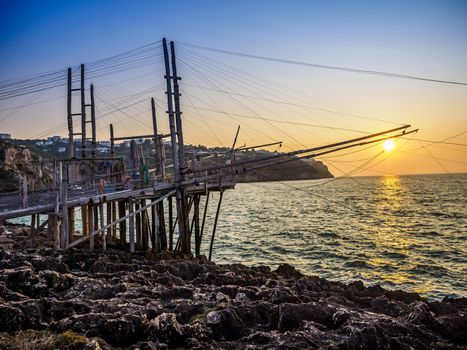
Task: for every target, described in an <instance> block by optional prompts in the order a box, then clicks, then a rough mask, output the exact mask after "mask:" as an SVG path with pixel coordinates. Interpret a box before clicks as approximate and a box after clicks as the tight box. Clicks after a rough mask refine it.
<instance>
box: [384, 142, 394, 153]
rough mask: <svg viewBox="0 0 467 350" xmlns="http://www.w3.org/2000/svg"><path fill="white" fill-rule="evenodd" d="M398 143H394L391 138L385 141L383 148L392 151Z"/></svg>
mask: <svg viewBox="0 0 467 350" xmlns="http://www.w3.org/2000/svg"><path fill="white" fill-rule="evenodd" d="M395 146H396V144H395V143H394V141H393V140H391V139H389V140H386V141H384V142H383V148H384V150H385V151H386V152H391V151H392V150H393V149H394V147H395Z"/></svg>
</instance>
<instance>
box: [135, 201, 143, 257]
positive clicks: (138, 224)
mask: <svg viewBox="0 0 467 350" xmlns="http://www.w3.org/2000/svg"><path fill="white" fill-rule="evenodd" d="M134 206H135V210H138V209H139V208H140V200H139V199H136V200H134ZM135 217H136V239H135V243H136V248H137V249H138V250H141V248H142V244H141V241H142V233H141V213H140V214H136V215H135Z"/></svg>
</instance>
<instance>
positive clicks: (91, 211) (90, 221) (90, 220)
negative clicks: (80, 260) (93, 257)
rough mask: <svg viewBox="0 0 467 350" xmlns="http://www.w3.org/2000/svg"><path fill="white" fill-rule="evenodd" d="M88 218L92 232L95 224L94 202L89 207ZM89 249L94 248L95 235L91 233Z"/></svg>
mask: <svg viewBox="0 0 467 350" xmlns="http://www.w3.org/2000/svg"><path fill="white" fill-rule="evenodd" d="M87 211H88V218H89V232H92V227H93V226H94V210H93V205H92V203H91V204H89V205H88V207H87ZM89 250H90V251H93V250H94V236H91V235H89Z"/></svg>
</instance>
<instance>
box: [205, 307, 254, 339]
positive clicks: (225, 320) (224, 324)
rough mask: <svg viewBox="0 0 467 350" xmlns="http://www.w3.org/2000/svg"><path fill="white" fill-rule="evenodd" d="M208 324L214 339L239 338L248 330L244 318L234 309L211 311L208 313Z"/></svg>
mask: <svg viewBox="0 0 467 350" xmlns="http://www.w3.org/2000/svg"><path fill="white" fill-rule="evenodd" d="M206 324H207V325H208V326H209V327H210V328H211V330H212V333H213V336H214V339H218V340H223V339H238V338H241V337H243V336H245V335H247V333H248V331H247V329H246V327H245V325H244V324H243V322H242V320H241V319H240V318H239V317H238V316H237V314H236V313H235V312H234V311H233V310H232V309H224V310H217V311H211V312H209V313H208V314H207V315H206Z"/></svg>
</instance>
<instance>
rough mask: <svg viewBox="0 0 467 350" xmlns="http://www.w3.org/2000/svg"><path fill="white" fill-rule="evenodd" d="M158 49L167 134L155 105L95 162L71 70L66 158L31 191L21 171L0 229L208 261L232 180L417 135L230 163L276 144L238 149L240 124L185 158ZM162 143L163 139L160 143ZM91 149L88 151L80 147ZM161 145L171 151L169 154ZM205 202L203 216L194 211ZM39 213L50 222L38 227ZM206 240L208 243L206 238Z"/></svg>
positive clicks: (174, 100) (85, 109) (174, 93)
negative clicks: (121, 150) (146, 120)
mask: <svg viewBox="0 0 467 350" xmlns="http://www.w3.org/2000/svg"><path fill="white" fill-rule="evenodd" d="M169 46H170V50H169ZM162 47H163V56H164V63H165V77H164V78H165V82H166V96H167V110H166V113H167V115H168V125H169V130H170V132H169V133H168V134H161V133H160V132H159V130H160V129H159V128H158V122H160V120H159V118H158V117H157V116H156V108H155V103H154V99H152V100H151V121H152V129H153V130H152V134H146V135H138V136H115V132H116V130H115V129H114V126H113V125H112V124H110V157H108V158H99V157H97V152H96V144H97V142H96V108H95V107H96V106H95V100H94V88H95V87H94V86H93V85H92V84H91V85H90V89H89V94H90V96H89V100H90V103H89V104H88V103H86V94H85V92H86V90H85V67H84V65H81V66H80V84H79V87H73V84H72V83H73V79H72V78H73V77H72V69H71V68H69V69H68V72H67V76H68V83H67V89H68V93H67V112H66V118H67V122H68V147H69V149H68V159H66V160H63V161H60V162H54V167H53V179H54V181H53V185H52V186H50V188H47V189H46V190H43V191H35V192H31V191H28V189H27V178H26V174H24V175H22V176H23V177H24V179H23V177H22V181H21V182H22V185H21V186H20V187H21V190H20V193H14V194H2V195H0V222H1V221H4V220H7V219H15V218H19V217H24V216H31V235H32V236H34V235H35V234H36V233H37V232H38V231H39V230H42V229H44V228H45V227H47V235H48V238H49V239H50V240H51V241H53V245H54V248H55V249H69V248H73V247H76V246H84V245H87V246H88V247H89V249H90V250H94V249H96V248H99V249H102V250H106V249H108V247H109V246H112V245H119V246H121V247H124V248H125V249H128V250H129V251H130V252H135V251H149V250H150V251H152V252H154V253H157V252H160V251H162V250H169V251H179V252H181V253H182V254H193V253H194V254H195V255H197V256H199V255H201V254H204V255H207V256H208V257H209V260H211V258H212V252H213V248H214V239H215V235H216V229H217V223H218V221H219V217H220V213H221V205H222V199H223V196H224V192H225V191H226V190H230V189H234V188H235V180H236V176H237V175H239V174H243V173H245V172H247V171H252V172H256V171H258V169H261V168H264V167H270V166H273V165H277V164H282V163H288V162H293V161H296V160H301V159H309V158H314V157H317V156H320V155H324V154H328V153H332V152H337V151H340V150H345V149H348V148H352V147H356V146H363V145H368V144H372V143H377V142H382V141H384V140H387V139H393V138H398V137H404V136H406V135H408V134H411V133H414V132H416V131H417V130H411V131H407V129H408V128H409V127H410V125H403V126H399V127H395V128H393V129H390V130H385V131H382V132H378V133H374V134H368V135H365V136H361V137H358V138H354V139H350V140H344V141H341V142H335V143H331V144H327V145H322V146H318V147H312V148H307V149H301V150H296V151H292V152H288V153H271V154H269V155H265V156H262V157H254V158H252V159H243V160H237V159H236V157H235V154H236V152H241V151H246V150H248V149H251V148H256V147H263V146H269V145H277V144H281V142H274V143H269V144H263V145H259V146H248V147H247V146H242V147H239V148H235V145H236V140H237V136H238V133H239V131H240V127H238V129H237V134H236V135H235V137H234V142H233V145H232V147H231V148H230V149H229V151H228V152H225V154H224V158H223V159H222V162H220V163H219V162H218V163H217V164H214V165H213V164H204V163H203V161H202V160H201V161H199V159H200V157H197V156H196V155H195V154H194V153H189V152H185V145H184V140H183V126H182V112H181V107H180V96H181V95H180V87H179V84H180V80H181V78H180V77H179V76H178V74H177V65H176V56H175V47H174V43H173V42H170V45H167V41H166V40H165V39H163V41H162ZM73 92H79V96H80V101H79V102H80V103H79V106H80V111H79V112H77V111H73V110H72V106H75V107H76V106H77V105H78V104H76V103H75V104H73V101H72V100H73V96H74V94H73ZM76 95H77V94H76ZM75 117H78V118H79V121H80V124H81V129H80V131H79V132H77V131H76V130H74V127H73V126H74V118H75ZM89 131H90V132H89ZM88 135H90V136H91V137H88ZM75 137H79V139H80V140H81V142H80V145H81V146H80V149H78V151H79V152H76V148H75V141H76V139H75ZM136 139H151V140H152V141H153V143H154V150H153V151H154V156H153V157H152V156H151V157H149V158H148V157H147V156H144V154H143V152H142V150H141V148H140V146H139V145H138V144H137V143H136V142H135V140H136ZM165 139H168V140H169V142H164V140H165ZM118 141H130V157H129V159H128V160H124V159H122V158H119V157H117V156H116V152H115V143H116V142H118ZM76 143H78V142H76ZM88 145H90V149H87V146H88ZM166 145H167V146H169V145H170V146H169V147H167V149H166ZM215 193H218V196H217V195H215V196H214V197H218V203H217V206H216V211H215V216H214V222H213V226H212V227H210V228H208V225H207V222H206V218H207V211H208V203H209V201H210V198H211V197H212V196H213V195H214V194H215ZM203 202H204V209H203V210H201V204H202V203H203ZM77 215H80V221H81V231H80V232H79V231H78V230H77ZM43 216H46V217H47V219H46V220H45V221H44V222H40V219H41V217H43ZM208 230H209V231H210V232H208ZM209 233H210V235H211V236H210V237H209V236H206V235H208V234H209ZM203 237H204V238H205V239H204V240H203ZM206 238H207V239H206ZM203 241H209V243H210V244H209V247H205V248H204V249H203V247H202V246H201V245H202V242H203Z"/></svg>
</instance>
